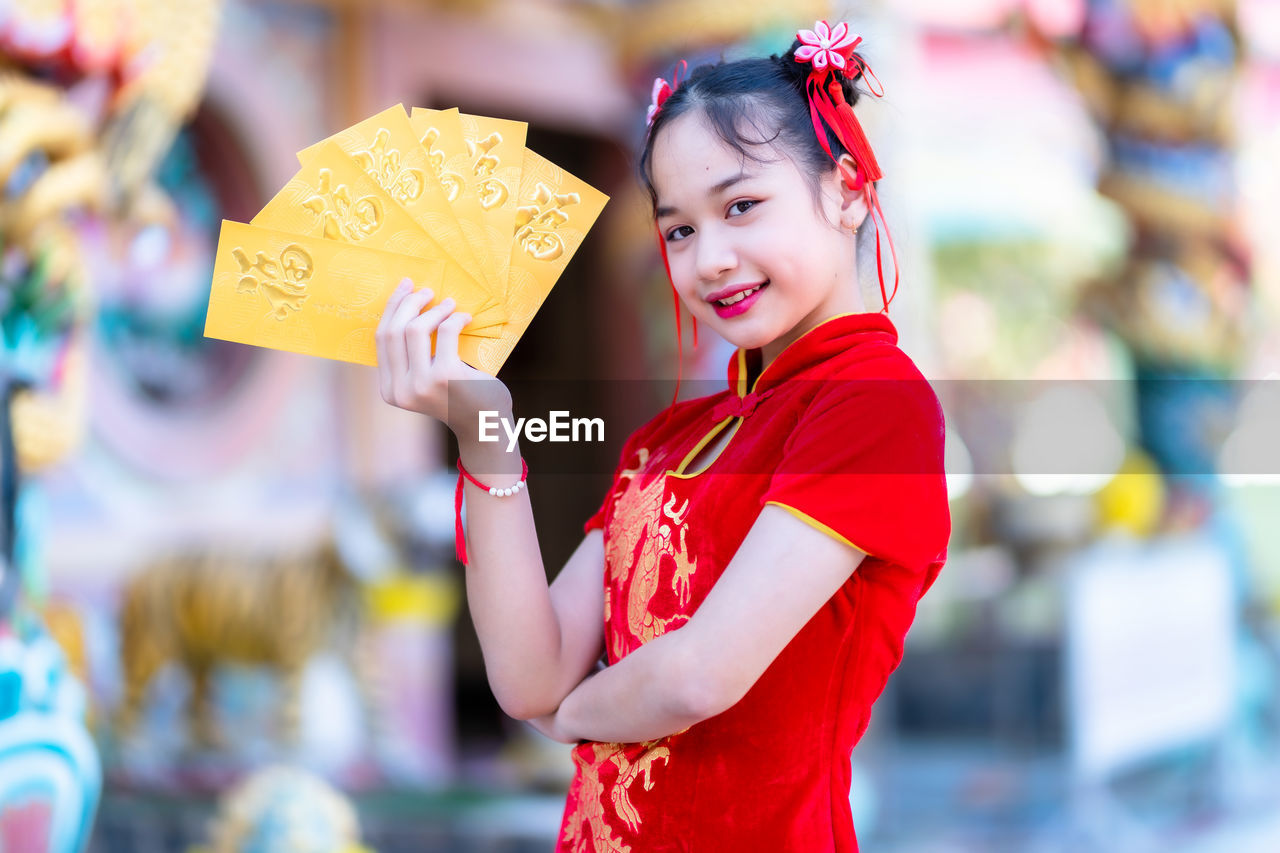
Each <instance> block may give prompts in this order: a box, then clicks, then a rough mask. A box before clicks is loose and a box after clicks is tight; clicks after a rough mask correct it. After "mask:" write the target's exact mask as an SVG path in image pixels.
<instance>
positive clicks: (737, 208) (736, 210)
mask: <svg viewBox="0 0 1280 853" xmlns="http://www.w3.org/2000/svg"><path fill="white" fill-rule="evenodd" d="M759 203H760V202H758V201H756V200H755V199H749V198H744V199H741V200H740V201H735V202H734V203H733V204H731V205H729V215H730V216H741V215H742V214H744V213H746V212H747V211H748V210H750V209H751V208H753V207H755V206H756V205H757V204H759Z"/></svg>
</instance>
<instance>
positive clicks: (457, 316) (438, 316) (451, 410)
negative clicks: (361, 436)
mask: <svg viewBox="0 0 1280 853" xmlns="http://www.w3.org/2000/svg"><path fill="white" fill-rule="evenodd" d="M434 297H435V294H434V293H433V292H432V291H431V289H430V288H426V287H424V288H423V289H422V290H417V291H415V290H414V289H413V282H412V281H410V280H409V279H407V278H406V279H404V280H403V281H401V282H400V286H399V287H398V288H396V290H395V292H394V293H392V294H391V298H390V299H388V300H387V307H386V309H385V310H384V311H383V313H382V320H381V322H379V323H378V330H377V333H376V335H375V341H376V343H377V351H378V387H379V389H380V390H381V392H382V399H384V400H386V401H387V402H388V403H390V404H391V405H393V406H399V407H400V408H402V409H408V410H410V411H413V412H420V413H422V414H424V415H427V416H429V417H433V418H435V419H437V420H439V421H441V422H442V423H444V424H445V425H446V426H448V427H449V429H451V430H453V431H454V433H455V434H458V438H459V439H460V440H465V439H466V438H467V437H468V436H467V435H464V434H462V433H459V430H460V429H461V430H465V429H468V428H469V429H470V430H471V431H473V432H474V431H475V430H476V424H477V422H478V418H477V413H478V412H480V411H481V410H498V411H503V412H509V411H510V410H511V393H510V391H508V390H507V387H506V386H505V385H503V384H502V383H501V382H500V381H499V380H498V379H496V378H495V377H492V376H490V375H488V374H487V373H483V372H481V371H479V370H476V369H475V368H474V367H471V366H470V365H468V364H465V363H463V361H462V359H460V358H459V357H458V336H459V335H460V334H461V332H462V330H463V328H464V327H465V326H466V325H467V324H468V323H470V322H471V317H470V315H468V314H464V313H458V312H455V311H454V308H455V307H456V304H455V303H454V301H453V298H452V297H448V298H445V299H443V300H441V301H440V304H438V305H436V306H434V307H432V308H431V309H429V310H427V311H423V310H422V309H423V308H425V307H426V306H427V304H428V303H430V302H431V300H432V299H433V298H434ZM433 332H434V333H435V335H436V347H435V354H434V356H433V355H432V352H431V334H432V333H433Z"/></svg>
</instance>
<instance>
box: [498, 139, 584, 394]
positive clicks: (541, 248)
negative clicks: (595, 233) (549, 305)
mask: <svg viewBox="0 0 1280 853" xmlns="http://www.w3.org/2000/svg"><path fill="white" fill-rule="evenodd" d="M608 200H609V197H608V196H606V195H605V194H604V193H602V192H600V191H599V190H597V189H595V188H594V187H592V186H590V185H589V184H587V183H586V182H584V181H582V180H581V179H579V178H576V177H574V176H573V175H571V174H569V173H568V172H566V171H564V170H563V169H561V168H560V167H559V166H557V165H556V164H554V163H552V162H551V161H550V160H547V159H546V158H545V157H541V156H539V155H538V154H535V153H534V152H532V151H529V150H528V149H525V152H524V164H523V168H522V170H521V173H520V195H519V198H518V201H517V207H516V219H515V223H514V226H513V230H514V237H513V240H512V242H511V252H510V257H511V266H510V269H511V279H510V281H511V284H510V287H508V292H507V325H506V327H505V329H504V330H503V335H502V337H501V338H500V339H498V340H486V341H483V342H481V343H480V345H479V348H478V354H477V358H478V360H479V364H476V367H477V368H479V369H480V370H483V371H485V372H486V373H490V374H493V375H495V376H496V375H497V373H498V370H499V369H500V368H501V367H502V365H503V364H504V363H505V362H506V360H507V357H508V356H510V355H511V351H512V350H513V349H515V346H516V344H517V343H518V342H519V341H520V336H521V335H523V334H524V332H525V329H527V328H529V323H531V322H532V321H533V315H534V314H536V313H537V312H538V309H539V308H541V307H542V303H543V301H545V300H546V298H547V294H548V293H550V292H551V288H552V286H553V285H554V284H555V283H556V280H557V279H559V278H560V274H561V273H563V272H564V268H565V267H566V266H568V264H569V260H570V259H571V258H572V257H573V254H574V252H576V251H577V250H578V247H579V246H581V245H582V241H583V239H584V238H585V237H586V236H587V232H588V231H589V230H590V229H591V226H592V225H593V224H594V223H595V221H596V218H597V217H598V216H599V215H600V211H601V210H603V209H604V205H605V202H607V201H608Z"/></svg>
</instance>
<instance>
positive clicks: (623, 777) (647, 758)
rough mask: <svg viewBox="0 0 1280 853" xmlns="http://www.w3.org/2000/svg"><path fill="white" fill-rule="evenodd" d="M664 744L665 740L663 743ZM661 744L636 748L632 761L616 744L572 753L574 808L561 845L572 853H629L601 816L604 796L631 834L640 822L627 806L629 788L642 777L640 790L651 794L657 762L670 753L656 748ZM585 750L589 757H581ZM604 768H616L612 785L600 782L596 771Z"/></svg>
mask: <svg viewBox="0 0 1280 853" xmlns="http://www.w3.org/2000/svg"><path fill="white" fill-rule="evenodd" d="M664 740H665V739H664ZM659 743H661V741H656V740H654V741H648V742H646V743H643V744H641V745H640V752H639V755H637V756H636V758H635V760H634V761H633V760H632V759H631V758H630V757H629V756H628V755H627V748H626V746H625V745H624V744H620V743H591V744H583V745H582V746H580V747H578V748H577V749H575V750H574V751H573V761H574V763H575V764H576V765H577V766H578V779H577V782H576V787H577V791H576V792H575V793H576V795H577V796H576V800H577V808H576V810H575V811H574V812H573V814H572V815H571V816H570V817H569V820H568V823H567V825H566V827H565V836H564V840H565V843H566V844H567V845H568V849H569V850H571V851H573V853H631V846H630V845H628V844H626V843H624V842H623V841H622V839H621V838H619V837H618V836H616V835H614V830H613V827H612V826H610V825H609V821H608V817H609V815H608V814H607V813H606V812H605V808H604V803H605V797H606V795H607V796H608V798H609V802H610V803H612V805H613V812H614V813H615V814H617V815H618V817H620V818H622V820H623V821H624V822H625V823H626V825H627V828H628V829H630V830H631V831H632V832H636V831H638V830H639V829H640V824H641V823H642V822H643V821H642V820H641V818H640V812H639V811H638V810H637V809H636V807H635V805H634V804H633V803H632V802H631V794H630V792H629V791H630V788H631V786H632V785H634V784H635V782H636V780H637V779H639V778H640V777H642V776H643V777H644V782H643V786H644V790H646V791H651V790H653V777H652V773H653V768H654V766H655V765H656V764H658V763H659V762H661V763H662V764H664V765H665V764H667V762H668V761H670V759H671V750H670V749H668V748H667V747H665V746H658V744H659ZM588 750H589V753H590V757H589V758H584V757H583V753H584V752H587V751H588ZM606 764H611V765H613V766H614V767H615V768H617V771H618V775H617V778H616V780H615V781H614V782H613V784H612V785H606V783H605V782H604V781H602V780H601V778H600V770H601V768H603V767H604V766H605V765H606Z"/></svg>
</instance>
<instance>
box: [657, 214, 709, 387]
mask: <svg viewBox="0 0 1280 853" xmlns="http://www.w3.org/2000/svg"><path fill="white" fill-rule="evenodd" d="M654 228H655V230H656V233H657V235H658V252H659V253H661V255H662V268H663V269H664V270H666V273H667V281H668V282H670V284H671V299H672V302H673V303H674V308H675V312H676V390H675V393H674V394H672V395H671V405H672V406H674V405H675V404H676V400H678V399H680V380H681V378H682V377H683V375H684V331H683V329H682V328H681V325H680V294H679V293H677V292H676V282H675V279H673V278H672V277H671V262H670V261H669V260H668V259H667V241H666V240H664V239H663V238H662V231H661V230H657V225H656V224H655V225H654ZM693 336H694V337H693V345H694V346H695V347H696V346H697V345H698V321H697V320H694V321H693ZM668 411H670V409H668Z"/></svg>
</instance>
